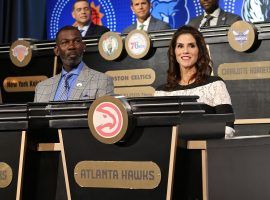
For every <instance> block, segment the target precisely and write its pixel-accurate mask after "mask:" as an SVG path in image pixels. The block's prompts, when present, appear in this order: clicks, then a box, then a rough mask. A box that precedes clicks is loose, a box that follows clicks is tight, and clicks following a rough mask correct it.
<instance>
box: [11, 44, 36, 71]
mask: <svg viewBox="0 0 270 200" xmlns="http://www.w3.org/2000/svg"><path fill="white" fill-rule="evenodd" d="M9 56H10V59H11V61H12V62H13V64H14V65H16V66H18V67H24V66H26V65H28V63H29V62H30V60H31V58H32V49H31V47H30V43H29V42H27V41H24V40H17V41H15V42H14V43H13V44H12V45H11V48H10V52H9Z"/></svg>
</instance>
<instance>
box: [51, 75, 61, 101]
mask: <svg viewBox="0 0 270 200" xmlns="http://www.w3.org/2000/svg"><path fill="white" fill-rule="evenodd" d="M60 78H61V73H60V74H57V75H56V76H55V78H54V79H53V80H52V81H53V83H52V87H51V89H52V91H51V96H50V101H53V99H54V96H55V93H56V89H57V87H58V83H59V81H60Z"/></svg>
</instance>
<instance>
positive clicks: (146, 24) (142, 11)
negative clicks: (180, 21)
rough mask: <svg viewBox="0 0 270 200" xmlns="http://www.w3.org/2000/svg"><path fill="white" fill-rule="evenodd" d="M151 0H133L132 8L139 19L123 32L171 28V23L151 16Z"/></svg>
mask: <svg viewBox="0 0 270 200" xmlns="http://www.w3.org/2000/svg"><path fill="white" fill-rule="evenodd" d="M151 6H152V4H151V2H150V0H131V10H132V11H133V12H134V13H135V15H136V17H137V21H136V23H135V24H132V25H130V26H128V27H127V28H125V29H124V31H123V33H129V32H130V31H132V30H135V29H140V30H144V31H147V32H151V31H158V30H167V29H171V27H170V25H169V24H167V23H166V22H163V21H161V20H159V19H156V18H154V17H153V16H151V13H150V8H151Z"/></svg>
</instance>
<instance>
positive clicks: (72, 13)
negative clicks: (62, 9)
mask: <svg viewBox="0 0 270 200" xmlns="http://www.w3.org/2000/svg"><path fill="white" fill-rule="evenodd" d="M71 15H72V17H73V19H75V14H74V11H72V12H71ZM75 20H76V19H75Z"/></svg>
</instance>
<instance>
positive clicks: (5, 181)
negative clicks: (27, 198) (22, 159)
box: [0, 162, 13, 188]
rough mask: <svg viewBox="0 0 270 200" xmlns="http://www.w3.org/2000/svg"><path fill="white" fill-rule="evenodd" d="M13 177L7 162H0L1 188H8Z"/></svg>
mask: <svg viewBox="0 0 270 200" xmlns="http://www.w3.org/2000/svg"><path fill="white" fill-rule="evenodd" d="M12 177H13V173H12V169H11V167H10V166H9V165H8V164H7V163H5V162H0V188H6V187H8V186H9V185H10V183H11V181H12Z"/></svg>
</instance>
